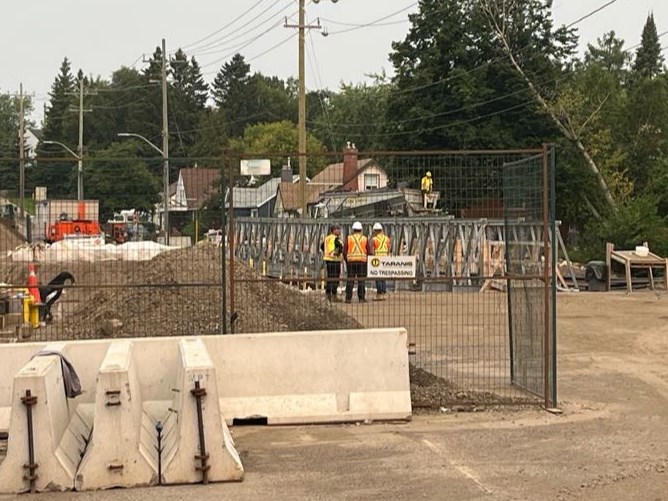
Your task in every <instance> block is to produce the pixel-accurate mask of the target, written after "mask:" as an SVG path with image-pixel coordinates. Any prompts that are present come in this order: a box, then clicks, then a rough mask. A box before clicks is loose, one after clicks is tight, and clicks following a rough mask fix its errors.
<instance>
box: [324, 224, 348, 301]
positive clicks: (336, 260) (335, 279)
mask: <svg viewBox="0 0 668 501" xmlns="http://www.w3.org/2000/svg"><path fill="white" fill-rule="evenodd" d="M320 249H321V250H322V251H323V252H324V254H325V256H324V257H323V261H324V262H325V271H326V274H327V286H326V287H325V294H326V296H327V300H328V301H332V302H335V303H338V302H339V301H340V299H339V298H338V297H337V295H336V293H337V292H338V289H339V279H340V277H341V262H342V261H343V243H342V242H341V227H340V226H339V225H338V224H333V225H332V226H330V227H329V234H328V235H327V236H326V237H325V240H324V241H323V242H322V244H321V245H320Z"/></svg>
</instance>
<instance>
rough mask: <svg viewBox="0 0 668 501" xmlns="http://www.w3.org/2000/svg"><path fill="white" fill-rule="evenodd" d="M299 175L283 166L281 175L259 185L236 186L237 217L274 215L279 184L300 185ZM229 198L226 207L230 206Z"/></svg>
mask: <svg viewBox="0 0 668 501" xmlns="http://www.w3.org/2000/svg"><path fill="white" fill-rule="evenodd" d="M298 181H299V176H297V175H293V174H292V171H291V170H290V169H289V168H283V170H282V171H281V177H275V178H272V179H270V180H269V181H267V182H265V183H264V184H261V185H260V186H257V187H235V188H234V190H233V195H234V198H233V200H232V203H233V205H234V216H235V217H272V216H273V215H274V207H275V205H276V196H277V194H278V189H279V186H280V185H282V184H286V185H289V186H293V185H294V186H298V185H295V184H294V183H297V182H298ZM229 202H230V201H229V198H228V199H227V200H226V202H225V207H226V208H229V206H230V203H229Z"/></svg>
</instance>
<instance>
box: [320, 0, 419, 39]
mask: <svg viewBox="0 0 668 501" xmlns="http://www.w3.org/2000/svg"><path fill="white" fill-rule="evenodd" d="M418 3H419V2H413V3H411V4H410V5H408V6H406V7H404V8H403V9H399V10H398V11H396V12H393V13H392V14H388V15H387V16H383V17H380V18H378V19H376V20H374V21H370V22H368V23H364V24H360V25H358V26H354V27H352V28H347V29H345V30H339V31H330V32H329V35H330V36H331V35H341V34H343V33H348V32H351V31H355V30H360V29H362V28H368V27H370V26H374V25H377V24H378V23H380V22H382V21H385V20H386V19H389V18H391V17H394V16H396V15H398V14H401V13H403V12H406V11H407V10H409V9H412V8H413V7H415V6H416V5H417V4H418Z"/></svg>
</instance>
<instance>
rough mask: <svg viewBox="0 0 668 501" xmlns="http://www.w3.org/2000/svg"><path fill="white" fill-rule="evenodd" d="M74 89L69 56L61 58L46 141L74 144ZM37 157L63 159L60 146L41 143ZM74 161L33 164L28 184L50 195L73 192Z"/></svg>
mask: <svg viewBox="0 0 668 501" xmlns="http://www.w3.org/2000/svg"><path fill="white" fill-rule="evenodd" d="M75 91H76V79H75V77H74V76H73V75H72V65H71V63H70V61H69V59H67V58H65V59H63V62H62V64H61V65H60V71H59V73H58V75H57V76H56V78H55V80H54V82H53V85H52V86H51V92H50V93H49V96H50V98H51V99H50V102H49V105H48V107H47V109H46V114H45V117H44V129H43V132H42V135H43V138H44V140H46V141H60V142H62V143H64V144H67V145H72V146H74V145H76V143H77V129H78V127H77V116H76V114H75V113H71V112H70V106H71V105H73V104H75V102H76V98H75V97H74V96H73V95H72V93H74V92H75ZM40 150H41V151H40V154H39V156H42V157H45V158H48V157H56V158H64V157H66V156H68V154H67V153H63V150H62V148H60V147H59V146H50V145H44V146H42V147H41V148H40ZM74 167H75V162H74V161H72V162H69V161H66V162H52V161H48V160H45V161H43V162H39V163H37V164H36V165H35V167H34V168H33V169H31V172H30V173H29V174H27V176H28V178H29V179H28V180H27V182H28V183H29V184H30V185H31V186H46V187H48V190H49V192H48V193H49V197H50V198H58V197H67V196H70V195H72V194H74V193H75V192H76V183H75V182H73V173H74V171H75V169H74Z"/></svg>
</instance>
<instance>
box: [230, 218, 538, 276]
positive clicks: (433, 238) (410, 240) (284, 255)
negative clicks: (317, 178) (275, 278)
mask: <svg viewBox="0 0 668 501" xmlns="http://www.w3.org/2000/svg"><path fill="white" fill-rule="evenodd" d="M361 222H362V224H363V226H364V232H365V234H367V235H369V234H371V226H372V225H373V223H376V222H380V223H381V224H382V225H383V228H384V230H385V232H386V234H388V235H389V236H390V237H391V242H392V249H391V251H392V254H393V255H414V256H417V258H418V276H420V277H451V278H453V279H455V283H467V282H469V280H470V279H471V278H473V277H482V276H488V275H490V274H494V269H493V267H492V264H493V263H492V261H493V259H492V255H493V254H494V251H495V249H496V250H497V251H499V250H500V254H501V255H503V254H504V253H505V248H504V242H505V241H506V240H510V241H512V242H513V246H512V248H511V249H510V251H512V252H513V254H514V255H513V256H511V261H512V262H513V263H514V264H515V265H518V266H521V267H522V270H523V272H527V271H528V270H529V268H531V269H533V270H536V269H537V268H540V267H541V255H542V246H543V223H542V222H538V221H535V222H527V221H523V220H516V221H514V222H512V223H510V222H507V221H506V222H504V221H503V220H487V219H476V220H473V219H455V218H453V217H438V218H427V217H420V218H401V219H398V218H394V219H384V220H383V219H381V220H374V221H361ZM352 223H353V221H351V220H333V219H308V220H301V219H262V218H241V219H239V218H238V219H235V221H234V240H235V243H234V244H235V245H234V246H235V254H236V257H237V259H241V260H243V261H246V262H252V263H253V265H254V266H255V267H257V268H260V267H261V266H262V263H265V266H266V267H267V268H268V270H269V273H270V274H272V275H273V274H280V275H281V276H294V275H299V276H307V277H318V276H319V273H320V269H321V266H322V253H321V252H320V244H321V243H322V241H323V239H324V238H325V236H326V235H327V233H328V231H329V227H330V226H331V225H332V224H339V225H340V226H341V229H342V234H343V235H344V236H345V235H347V234H348V233H349V232H351V231H352V230H351V226H352ZM503 269H506V267H505V266H504V268H503Z"/></svg>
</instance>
